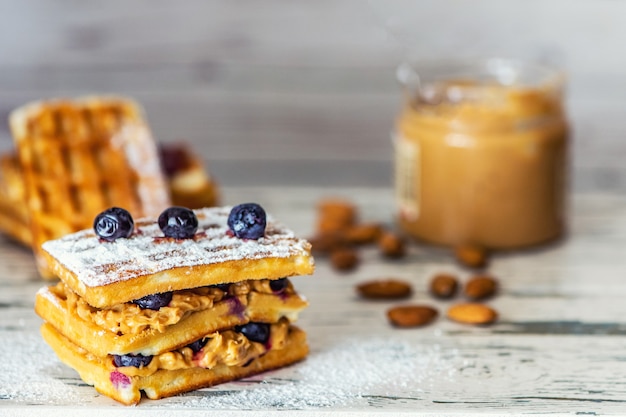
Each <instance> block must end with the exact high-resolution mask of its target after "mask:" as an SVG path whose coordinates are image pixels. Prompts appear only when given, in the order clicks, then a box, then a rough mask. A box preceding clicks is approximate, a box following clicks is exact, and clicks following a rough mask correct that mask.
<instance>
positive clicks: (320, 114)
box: [0, 0, 626, 191]
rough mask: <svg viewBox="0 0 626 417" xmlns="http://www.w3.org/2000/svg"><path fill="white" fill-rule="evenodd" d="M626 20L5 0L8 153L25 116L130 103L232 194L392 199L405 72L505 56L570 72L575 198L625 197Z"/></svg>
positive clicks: (222, 0)
mask: <svg viewBox="0 0 626 417" xmlns="http://www.w3.org/2000/svg"><path fill="white" fill-rule="evenodd" d="M625 17H626V2H624V1H616V0H594V1H589V0H585V1H582V0H551V1H541V0H514V1H512V0H511V1H499V0H477V1H472V2H468V1H462V0H441V1H434V0H422V1H403V0H390V1H387V0H370V1H359V0H332V1H331V0H317V1H302V0H300V1H279V0H257V1H227V0H214V1H200V0H195V1H184V2H172V1H163V0H150V1H147V0H142V1H133V2H128V1H121V0H112V1H107V2H83V1H78V0H59V1H53V2H52V1H43V0H38V1H37V0H27V1H1V2H0V120H1V122H0V150H2V151H8V150H10V149H11V148H12V146H13V145H12V142H11V137H10V133H9V131H8V127H7V122H6V119H7V116H8V114H9V112H10V111H11V110H12V109H13V108H15V107H17V106H20V105H22V104H24V103H26V102H28V101H31V100H37V99H41V98H51V97H60V96H63V97H72V96H78V95H84V94H94V93H118V94H125V95H129V96H132V97H134V98H136V99H137V100H139V101H140V102H141V103H142V104H143V105H144V107H145V109H146V112H147V117H148V120H149V122H150V125H151V126H152V129H153V131H154V134H155V136H156V138H157V139H158V140H159V141H162V142H167V141H175V140H186V141H188V142H190V143H191V144H192V145H193V146H194V147H195V148H196V149H197V150H198V152H199V153H201V154H202V157H203V158H204V160H205V161H206V162H207V164H208V167H209V169H210V171H211V172H212V173H213V174H214V176H215V177H217V179H218V181H219V182H220V183H222V184H223V185H225V186H237V185H245V186H248V185H262V184H278V185H303V186H307V185H338V186H342V185H363V186H388V185H390V184H391V176H392V154H391V143H390V139H389V132H390V130H391V129H392V127H393V123H394V118H395V116H396V114H397V113H398V111H399V108H400V105H401V100H402V94H401V89H400V86H399V85H398V83H397V82H396V80H395V75H394V73H395V68H396V67H397V66H398V64H400V63H401V62H403V61H404V60H406V59H409V58H410V59H417V60H421V59H428V60H430V59H437V58H455V57H491V56H499V57H506V58H515V59H523V60H531V61H536V62H541V63H548V64H551V65H557V66H559V67H560V68H562V69H564V70H565V71H566V73H567V75H568V90H567V99H566V102H567V107H568V112H569V116H570V119H571V123H572V126H573V133H574V137H573V140H574V152H573V167H574V170H573V184H574V189H575V190H577V191H591V190H615V191H621V190H626V169H625V168H624V165H625V164H624V162H623V161H624V159H625V157H626V143H625V140H626V54H624V53H623V51H624V41H625V40H626V25H624V19H625ZM285 173H289V175H286V174H285Z"/></svg>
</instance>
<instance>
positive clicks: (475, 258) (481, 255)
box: [454, 244, 489, 268]
mask: <svg viewBox="0 0 626 417" xmlns="http://www.w3.org/2000/svg"><path fill="white" fill-rule="evenodd" d="M454 256H455V257H456V260H457V261H459V263H461V265H464V266H467V267H470V268H482V267H484V266H486V265H487V262H488V260H489V254H488V252H487V249H485V248H483V247H481V246H478V245H470V244H466V245H459V246H457V247H456V248H455V249H454Z"/></svg>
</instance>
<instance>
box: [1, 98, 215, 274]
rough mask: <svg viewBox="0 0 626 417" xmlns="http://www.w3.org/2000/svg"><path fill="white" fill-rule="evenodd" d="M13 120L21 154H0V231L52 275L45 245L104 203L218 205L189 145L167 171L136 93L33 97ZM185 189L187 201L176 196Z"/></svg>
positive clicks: (145, 208)
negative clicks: (25, 248)
mask: <svg viewBox="0 0 626 417" xmlns="http://www.w3.org/2000/svg"><path fill="white" fill-rule="evenodd" d="M9 122H10V127H11V132H12V134H13V138H14V141H15V145H16V153H15V154H6V155H3V156H0V232H4V233H5V234H7V235H8V236H10V237H12V238H14V239H15V240H16V241H18V242H21V243H23V244H25V245H27V246H32V248H33V250H34V252H35V258H36V260H37V266H38V269H39V271H40V273H41V275H42V276H43V277H44V278H53V277H54V276H53V274H52V273H51V271H50V269H49V268H48V267H47V265H46V263H45V261H44V259H43V255H42V252H41V249H40V247H41V244H42V243H43V242H45V241H46V240H49V239H54V238H57V237H60V236H63V235H65V234H67V233H70V232H75V231H77V230H81V229H84V228H87V227H89V226H91V222H92V221H93V218H94V216H95V215H96V214H97V213H99V212H100V211H102V210H104V209H105V208H107V207H110V206H122V207H127V208H128V209H129V211H130V212H131V213H132V214H133V215H134V216H137V217H141V216H150V215H156V214H158V213H159V212H160V211H161V210H163V208H165V207H167V206H168V205H170V204H171V202H172V201H173V203H174V204H178V205H187V206H191V207H192V208H199V207H203V206H212V205H215V204H216V201H217V197H216V192H215V187H216V186H215V183H214V182H213V181H212V180H211V178H210V177H209V176H208V175H206V173H204V171H203V170H202V166H201V163H200V161H199V160H198V159H197V158H196V157H195V156H193V154H192V152H191V151H190V150H189V149H188V147H184V146H179V147H178V154H183V155H184V156H185V155H186V158H187V159H186V160H187V161H188V162H187V163H186V164H177V165H175V169H174V170H173V171H172V170H170V171H168V173H169V174H170V176H169V177H167V176H165V175H164V172H163V169H162V164H161V162H162V161H161V160H160V157H159V150H158V149H157V146H156V144H155V142H154V140H153V138H152V135H151V133H150V130H149V128H148V125H147V123H146V122H145V120H144V118H143V114H142V110H141V108H140V107H139V105H138V104H137V103H135V102H134V101H132V100H129V99H126V98H120V97H86V98H81V99H76V100H51V101H41V102H35V103H31V104H28V105H25V106H23V107H21V108H19V109H16V110H15V111H13V112H12V113H11V115H10V118H9ZM164 155H165V156H167V155H168V154H164ZM178 158H179V159H180V158H181V157H180V156H178ZM166 163H167V161H163V165H165V164H166ZM169 165H170V166H171V165H172V164H169ZM190 172H191V174H190ZM189 178H192V183H191V184H189V181H188V179H189ZM181 188H182V189H183V190H184V192H181V191H180V189H181ZM181 193H182V194H184V195H185V199H184V201H180V199H178V200H177V199H176V198H177V197H178V196H180V195H182V194H181ZM170 196H171V197H174V198H173V199H171V198H170Z"/></svg>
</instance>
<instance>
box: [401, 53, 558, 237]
mask: <svg viewBox="0 0 626 417" xmlns="http://www.w3.org/2000/svg"><path fill="white" fill-rule="evenodd" d="M398 77H399V79H400V81H401V82H402V83H403V84H404V88H405V90H406V102H405V104H404V108H403V110H402V112H401V114H400V116H399V118H398V120H397V125H396V129H395V132H394V142H395V171H396V172H395V188H396V202H397V207H398V212H397V217H398V222H399V225H400V227H401V228H402V229H403V230H404V231H405V232H406V233H408V234H409V235H412V236H414V237H416V238H419V239H421V240H424V241H426V242H430V243H435V244H442V245H460V244H475V245H480V246H483V247H486V248H491V249H515V248H521V247H526V246H530V245H535V244H539V243H543V242H546V241H549V240H552V239H555V238H557V237H559V236H561V235H562V233H563V232H564V227H565V199H566V178H567V170H568V157H567V155H568V127H567V122H566V118H565V114H564V109H563V95H562V92H563V87H564V85H563V84H564V80H563V76H562V74H561V73H560V72H557V71H554V70H551V69H547V68H543V67H539V66H534V65H530V64H524V63H519V62H515V61H507V60H500V59H493V60H485V61H477V62H456V63H455V62H447V63H438V64H432V63H431V64H427V65H415V66H411V65H404V66H402V67H400V69H399V70H398Z"/></svg>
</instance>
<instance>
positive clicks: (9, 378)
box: [0, 332, 81, 404]
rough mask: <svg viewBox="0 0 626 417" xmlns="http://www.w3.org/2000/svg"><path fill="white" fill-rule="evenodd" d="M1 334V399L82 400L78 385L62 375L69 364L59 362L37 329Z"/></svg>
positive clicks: (24, 400) (22, 400) (53, 401)
mask: <svg viewBox="0 0 626 417" xmlns="http://www.w3.org/2000/svg"><path fill="white" fill-rule="evenodd" d="M0 338H2V340H3V341H4V342H3V343H0V357H2V358H3V359H2V361H0V399H3V400H12V401H13V402H15V403H28V404H58V403H59V401H63V402H67V403H75V404H79V403H80V401H81V396H80V394H79V392H78V391H76V387H75V386H72V385H69V384H67V381H64V380H63V379H62V378H61V377H60V376H61V375H63V374H64V372H66V371H67V370H68V369H69V368H67V367H65V366H64V365H62V364H61V363H60V362H59V360H58V359H57V358H56V356H55V355H54V354H53V353H52V351H51V349H50V348H48V346H46V345H45V343H44V341H43V340H42V338H41V335H39V333H38V332H29V333H26V332H0ZM16 360H17V361H18V363H16ZM70 372H72V373H73V371H71V370H70ZM70 375H72V374H70Z"/></svg>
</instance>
